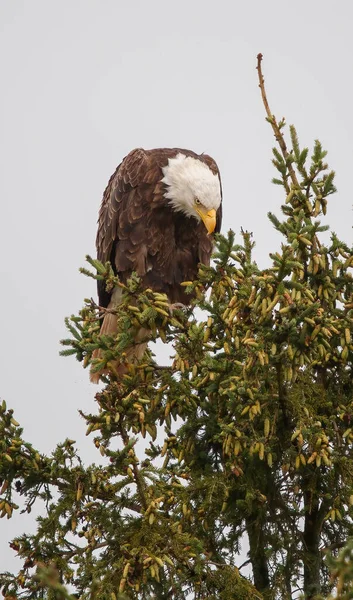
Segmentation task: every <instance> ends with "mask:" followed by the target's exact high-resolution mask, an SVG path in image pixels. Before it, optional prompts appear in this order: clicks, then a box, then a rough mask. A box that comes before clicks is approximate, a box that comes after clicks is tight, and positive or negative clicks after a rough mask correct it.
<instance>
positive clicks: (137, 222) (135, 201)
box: [96, 148, 160, 306]
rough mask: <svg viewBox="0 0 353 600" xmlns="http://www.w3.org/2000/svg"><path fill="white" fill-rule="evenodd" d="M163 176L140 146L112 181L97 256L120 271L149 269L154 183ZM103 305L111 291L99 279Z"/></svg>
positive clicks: (105, 200)
mask: <svg viewBox="0 0 353 600" xmlns="http://www.w3.org/2000/svg"><path fill="white" fill-rule="evenodd" d="M158 179H160V175H159V168H158V165H156V164H155V162H154V161H153V160H152V158H151V156H150V155H149V153H148V152H146V151H145V150H143V149H142V148H136V149H135V150H133V151H132V152H130V154H128V155H127V156H126V157H125V158H124V160H123V161H122V162H121V164H120V165H119V166H118V167H117V169H116V171H115V173H114V174H113V175H112V177H111V178H110V180H109V183H108V185H107V188H106V190H105V192H104V196H103V201H102V205H101V208H100V211H99V218H98V232H97V239H96V247H97V258H98V260H100V261H101V262H103V263H104V262H106V261H108V260H109V261H110V262H111V264H112V266H113V268H114V270H115V271H116V272H117V273H118V274H119V273H123V272H124V271H129V272H131V271H132V270H135V271H137V273H138V274H139V275H144V273H145V270H146V264H145V261H146V256H147V247H146V243H145V241H146V222H145V219H144V216H145V213H146V212H147V211H148V204H149V203H151V202H152V201H153V196H154V193H155V190H154V188H153V186H151V183H153V182H155V181H158ZM98 295H99V302H100V305H101V306H107V305H108V303H109V299H110V294H108V293H107V292H106V291H105V287H104V283H103V282H98Z"/></svg>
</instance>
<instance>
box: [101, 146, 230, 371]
mask: <svg viewBox="0 0 353 600" xmlns="http://www.w3.org/2000/svg"><path fill="white" fill-rule="evenodd" d="M180 154H183V155H186V156H188V157H192V158H194V159H196V160H197V161H201V162H202V163H204V164H205V165H207V167H208V168H209V169H210V171H212V173H213V175H216V176H217V177H219V171H218V167H217V165H216V163H215V162H214V160H213V159H212V158H211V157H209V156H207V155H205V154H201V155H197V154H195V153H194V152H191V151H189V150H182V149H179V148H173V149H169V148H161V149H155V150H143V149H141V148H137V149H136V150H133V151H132V152H130V154H128V155H127V156H126V157H125V158H124V160H123V161H122V162H121V164H120V165H119V166H118V167H117V169H116V171H115V173H114V174H113V175H112V177H111V178H110V180H109V183H108V185H107V188H106V190H105V192H104V196H103V201H102V205H101V208H100V212H99V219H98V233H97V239H96V246H97V258H98V260H100V261H101V262H103V263H104V262H106V261H110V262H111V264H112V267H113V269H114V271H115V273H116V274H117V275H118V276H119V278H120V280H121V281H123V282H124V281H126V279H127V278H128V277H129V276H130V275H131V273H132V272H133V271H136V272H137V274H138V275H139V276H140V277H141V280H142V284H143V286H144V287H146V288H152V289H153V290H155V291H158V292H162V293H165V294H166V295H167V296H168V299H169V301H170V302H171V303H176V302H182V303H183V304H188V303H189V302H190V296H188V295H186V294H185V292H184V288H183V287H181V286H180V283H181V282H183V281H192V280H194V279H195V278H196V276H197V271H198V264H199V263H203V264H209V262H210V257H211V252H212V246H213V238H212V236H210V235H209V234H208V233H207V230H206V228H205V225H204V223H203V222H202V221H201V220H199V221H197V220H196V219H195V218H192V217H188V216H186V215H185V214H184V213H183V212H178V211H176V210H174V209H173V207H172V206H171V204H170V203H169V201H168V199H167V198H166V196H165V193H166V184H165V183H164V182H163V181H162V179H163V171H162V169H163V167H166V165H168V161H169V159H173V158H175V157H176V156H177V155H180ZM220 226H221V205H220V206H219V207H218V210H217V224H216V229H215V231H219V230H220ZM98 295H99V304H100V306H102V307H105V308H106V307H112V305H113V304H117V303H119V297H120V296H119V295H120V288H118V289H116V290H115V293H114V292H113V294H112V293H109V292H107V291H106V289H105V285H104V282H98ZM101 329H102V331H103V332H104V333H106V334H107V333H109V334H111V335H112V334H114V333H116V329H117V328H116V317H115V316H114V315H112V314H107V315H106V316H105V318H104V320H103V325H102V328H101ZM96 355H97V353H96ZM91 379H92V381H93V380H94V381H97V380H98V379H99V375H98V376H97V375H96V374H93V375H92V376H91Z"/></svg>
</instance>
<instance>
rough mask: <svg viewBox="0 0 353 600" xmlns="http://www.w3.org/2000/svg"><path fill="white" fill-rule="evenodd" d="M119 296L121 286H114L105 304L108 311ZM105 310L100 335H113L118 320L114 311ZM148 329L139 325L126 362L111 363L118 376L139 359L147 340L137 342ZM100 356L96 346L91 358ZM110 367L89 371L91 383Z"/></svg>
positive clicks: (147, 332) (114, 306)
mask: <svg viewBox="0 0 353 600" xmlns="http://www.w3.org/2000/svg"><path fill="white" fill-rule="evenodd" d="M121 298H122V289H121V288H118V287H116V288H114V290H113V293H112V297H111V300H110V302H109V304H108V306H107V309H108V311H109V310H113V309H114V308H116V306H117V305H118V304H120V302H121ZM108 311H107V312H106V314H105V316H104V319H103V323H102V326H101V330H100V333H101V334H102V335H110V336H113V335H115V334H116V333H118V320H117V317H116V314H115V313H114V312H108ZM149 333H150V332H149V330H148V329H146V328H145V327H141V329H140V330H139V331H138V332H137V335H136V337H135V344H134V346H133V347H131V348H128V349H127V350H126V364H120V363H119V362H118V361H117V363H115V364H113V365H112V369H111V371H112V372H114V374H115V375H118V376H122V375H124V373H126V372H127V370H128V364H129V363H130V364H131V363H136V362H138V361H140V360H141V359H142V357H143V355H144V353H145V351H146V348H147V342H146V341H144V342H141V343H139V342H140V341H141V340H145V339H146V337H148V334H149ZM100 356H101V350H100V349H99V348H97V349H96V350H94V352H93V354H92V360H93V359H95V358H100ZM109 371H110V369H109V368H107V369H104V370H102V371H98V372H96V373H92V371H91V373H90V380H91V382H92V383H99V379H100V376H101V375H107V374H108V373H109Z"/></svg>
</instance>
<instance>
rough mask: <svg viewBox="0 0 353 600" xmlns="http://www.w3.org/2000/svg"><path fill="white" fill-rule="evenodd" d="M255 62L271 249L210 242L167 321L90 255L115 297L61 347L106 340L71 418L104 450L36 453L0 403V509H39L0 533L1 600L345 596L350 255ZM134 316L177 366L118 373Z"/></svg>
mask: <svg viewBox="0 0 353 600" xmlns="http://www.w3.org/2000/svg"><path fill="white" fill-rule="evenodd" d="M261 60H262V56H261V55H259V56H258V65H257V68H258V76H259V85H260V90H261V94H262V99H263V102H264V106H265V109H266V115H267V121H268V122H269V124H270V126H271V127H272V130H273V133H274V136H275V141H276V146H275V147H274V148H273V165H274V167H275V169H276V171H277V176H276V177H275V178H274V180H273V183H274V184H275V185H279V186H281V188H282V190H283V197H284V203H283V205H282V206H281V214H280V215H277V216H276V215H274V214H269V215H268V216H269V218H270V220H271V222H272V224H273V226H274V228H275V229H276V230H277V231H278V232H279V233H280V234H281V235H282V244H281V246H280V248H277V249H274V252H273V253H272V254H270V260H269V262H268V266H267V268H265V269H260V268H259V267H258V265H257V264H256V262H255V260H254V257H253V249H254V240H253V238H252V235H251V234H250V233H249V232H246V231H242V232H241V234H240V239H239V241H238V240H237V239H236V237H235V234H234V233H233V232H232V231H230V232H229V233H228V234H227V235H218V237H217V243H216V249H215V254H214V259H213V263H212V265H211V266H210V267H206V266H204V265H201V266H200V270H199V275H198V279H197V281H194V282H185V284H184V285H185V287H186V290H187V291H188V292H190V294H193V296H194V300H193V301H192V304H191V306H190V307H189V308H187V309H185V310H180V309H178V310H174V311H173V312H172V313H170V311H169V305H168V300H167V298H166V297H165V296H164V295H161V294H159V293H154V292H153V291H152V290H148V289H147V290H145V289H141V285H140V282H139V279H138V278H137V277H136V276H132V277H131V279H130V280H129V282H128V283H127V284H126V285H124V284H122V283H121V282H119V280H118V278H117V277H116V276H115V274H114V272H113V270H112V267H111V265H110V264H105V265H103V264H101V263H99V262H98V261H96V260H94V259H91V258H88V262H89V264H90V270H87V269H83V271H84V273H85V274H86V275H89V276H92V277H94V278H95V279H99V280H104V281H105V282H106V284H107V285H108V286H115V285H119V286H121V287H122V288H123V290H124V295H123V303H122V304H121V305H119V306H118V307H117V308H116V314H117V318H118V320H119V333H118V335H117V336H115V337H109V336H100V335H99V307H98V306H97V305H96V304H95V302H94V301H92V300H86V301H85V304H84V307H83V309H82V310H81V311H80V313H79V314H78V315H77V316H72V317H71V318H70V319H67V327H68V330H69V332H70V337H69V339H67V340H63V344H64V346H65V349H64V350H63V352H62V354H64V355H75V356H76V358H77V359H78V360H79V361H82V363H83V366H84V367H88V366H89V365H90V363H91V359H92V353H93V351H94V350H95V349H96V348H100V349H101V357H100V359H96V360H95V361H94V364H93V368H95V369H97V370H98V369H101V368H102V367H103V366H104V367H106V368H107V369H108V371H109V376H107V377H106V378H105V381H104V388H103V389H102V390H101V391H99V392H98V393H97V394H96V405H97V410H96V411H95V413H94V414H87V413H86V412H85V411H84V410H82V411H80V412H81V415H82V417H83V419H84V421H86V427H87V430H86V434H87V435H89V436H91V438H92V440H93V443H94V445H95V446H96V448H97V452H98V453H99V460H97V463H96V464H92V465H89V466H85V465H84V464H83V462H82V460H81V459H80V456H79V455H78V453H77V450H76V449H75V442H74V441H73V440H69V439H67V440H65V441H64V442H63V443H60V444H58V446H57V447H56V449H55V450H54V452H53V454H52V455H51V456H45V455H43V454H41V453H40V451H39V450H37V449H36V448H33V447H32V445H30V444H29V443H27V442H26V441H25V440H24V438H23V430H22V429H21V428H20V426H19V424H18V423H17V421H16V420H15V419H14V416H13V411H12V410H9V409H7V407H6V404H5V402H3V403H2V405H1V406H0V481H1V486H2V487H1V492H0V516H1V517H5V516H7V517H8V518H10V517H11V515H12V513H13V511H14V510H17V509H19V506H18V504H16V502H19V504H21V507H22V511H27V512H30V511H31V508H32V506H33V504H34V503H35V502H38V501H41V502H43V503H44V506H45V510H44V516H42V517H40V518H38V520H37V530H36V532H35V533H34V534H33V535H28V534H24V535H22V536H19V537H17V538H15V539H14V540H13V541H12V542H11V544H10V545H11V548H12V549H13V550H14V551H15V552H16V553H17V554H18V555H19V557H20V558H21V560H22V568H21V570H20V571H19V573H17V574H10V573H3V574H1V575H0V588H1V590H2V593H3V595H4V596H5V598H7V600H12V599H14V598H21V599H24V600H30V599H37V598H47V599H48V600H49V599H53V598H55V599H61V598H67V599H69V598H70V599H71V598H81V599H82V600H86V599H87V600H88V599H90V600H93V599H97V600H98V599H99V600H118V599H120V600H123V599H124V598H125V599H130V598H131V599H139V598H141V599H146V600H147V599H153V598H155V599H169V598H170V599H185V600H186V599H187V598H196V599H201V598H202V599H205V598H209V599H212V598H214V599H221V600H222V599H224V600H228V599H231V598H234V599H237V600H242V599H267V600H274V599H277V598H281V599H288V600H289V599H291V598H295V597H299V595H300V594H302V597H304V598H305V599H307V600H309V599H311V600H312V599H315V598H316V599H319V598H328V597H330V594H331V593H333V592H332V590H333V589H334V586H335V582H337V593H338V596H337V597H339V598H341V599H343V598H344V599H346V598H352V597H353V591H352V590H353V585H352V578H353V569H352V566H351V552H352V544H351V542H349V543H348V545H347V547H345V548H344V549H343V550H341V553H340V554H339V555H338V556H337V553H338V552H339V551H340V549H341V548H343V547H344V546H345V544H346V542H347V540H348V539H349V537H350V536H352V533H353V527H352V504H353V459H352V443H353V425H352V418H353V386H352V368H353V342H352V339H351V335H352V328H353V279H352V266H353V251H352V248H351V247H349V246H348V245H347V244H346V243H344V242H343V241H341V240H339V239H338V237H337V235H336V234H334V233H331V237H330V240H329V242H328V243H324V241H323V236H322V233H323V232H325V231H326V230H327V226H323V225H321V223H320V218H321V217H322V216H323V215H326V212H327V208H328V200H329V199H330V198H329V197H330V196H331V195H332V194H333V193H334V192H335V187H334V172H333V171H330V170H329V169H328V166H327V164H326V152H325V151H324V150H323V148H322V146H321V144H320V142H318V141H316V142H315V144H314V148H313V151H312V153H311V156H310V154H309V150H308V148H301V146H300V145H299V141H298V136H297V132H296V130H295V128H294V127H293V126H291V127H290V128H289V136H290V147H289V148H288V147H287V144H286V141H285V138H284V128H285V122H284V120H281V121H277V120H276V118H275V117H274V116H273V115H272V113H271V111H270V108H269V104H268V101H267V96H266V91H265V87H264V80H263V76H262V70H261ZM92 269H93V270H92ZM195 307H199V308H201V309H202V311H203V312H202V316H201V318H197V316H196V315H195ZM141 325H143V326H147V327H148V328H149V329H150V330H151V332H152V333H151V337H152V339H161V340H162V341H163V342H165V343H169V342H171V343H172V345H173V354H174V356H173V362H172V364H171V365H170V366H168V365H167V366H164V365H159V364H157V363H156V361H155V360H154V357H153V355H152V353H151V351H147V352H146V354H145V357H144V358H143V360H142V362H141V363H140V364H137V365H130V366H129V367H128V372H127V373H126V374H125V375H124V376H123V377H120V378H116V377H115V374H114V370H113V368H112V363H114V361H116V360H120V361H122V362H124V358H125V356H126V355H125V354H124V352H125V351H126V349H127V348H128V347H129V346H131V344H133V343H134V333H135V331H137V330H138V329H139V328H140V327H141ZM141 440H142V441H143V446H142V444H141ZM18 498H19V500H17V499H18ZM245 535H246V536H247V538H248V541H249V555H248V561H246V562H248V563H249V564H250V565H251V568H252V573H253V580H252V582H250V581H248V580H247V579H246V578H244V577H243V576H242V574H241V571H242V569H241V568H240V567H241V565H240V559H239V554H240V552H241V548H242V545H243V543H244V536H245Z"/></svg>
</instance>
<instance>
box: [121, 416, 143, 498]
mask: <svg viewBox="0 0 353 600" xmlns="http://www.w3.org/2000/svg"><path fill="white" fill-rule="evenodd" d="M120 435H121V438H122V440H123V442H124V445H125V446H127V445H128V444H129V443H130V438H129V436H128V434H127V433H126V431H124V429H123V427H120ZM133 453H134V456H133V458H135V457H136V454H135V451H134V450H133ZM132 472H133V474H134V479H135V483H136V487H137V489H138V493H139V496H140V500H141V504H142V506H143V508H144V510H147V507H148V502H147V499H146V496H145V489H144V487H145V486H144V482H143V478H142V477H141V473H140V471H139V469H138V467H137V464H136V462H135V460H134V461H133V463H132Z"/></svg>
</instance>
